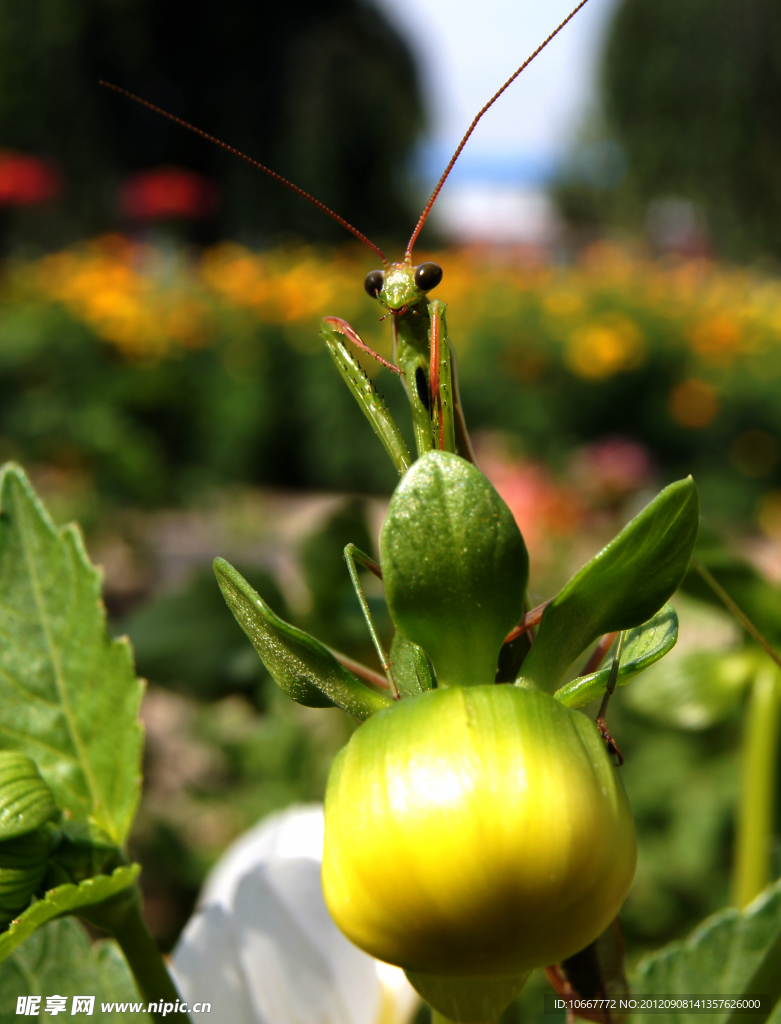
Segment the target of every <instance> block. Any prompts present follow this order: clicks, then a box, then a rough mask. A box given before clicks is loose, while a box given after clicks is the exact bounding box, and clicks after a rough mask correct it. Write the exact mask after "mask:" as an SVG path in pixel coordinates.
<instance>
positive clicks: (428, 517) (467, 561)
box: [380, 451, 529, 686]
mask: <svg viewBox="0 0 781 1024" xmlns="http://www.w3.org/2000/svg"><path fill="white" fill-rule="evenodd" d="M380 552H381V563H382V573H383V583H384V585H385V596H386V599H387V601H388V608H389V610H390V613H391V616H392V618H393V621H394V623H395V625H396V628H397V630H398V631H399V632H400V633H401V634H402V635H403V636H406V638H407V639H408V640H410V641H412V642H413V643H415V644H417V645H418V646H419V647H422V648H423V650H424V651H425V652H426V654H427V655H428V656H429V657H430V658H431V660H432V662H433V663H434V669H435V671H436V674H437V683H438V685H439V686H451V685H470V684H478V683H493V681H494V677H495V675H496V666H497V661H498V658H499V650H500V648H501V646H502V643H503V641H504V638H505V636H506V635H507V633H508V632H509V631H510V630H511V629H512V627H513V626H514V625H515V624H516V623H517V622H518V620H519V619H520V617H521V615H523V603H524V596H525V593H526V582H527V578H528V571H529V569H528V567H529V560H528V555H527V553H526V546H525V544H524V542H523V538H522V537H521V533H520V530H519V529H518V527H517V525H516V523H515V520H514V519H513V516H512V513H511V512H510V510H509V508H508V507H507V505H506V504H505V503H504V501H502V499H501V498H500V497H499V495H498V494H497V493H496V491H495V490H494V488H493V486H492V485H491V484H490V482H489V481H488V480H487V478H486V477H485V476H483V474H482V473H481V472H480V471H479V470H478V469H476V468H475V467H474V466H473V465H472V464H471V463H469V462H467V461H466V460H465V459H462V458H461V457H460V456H458V455H452V454H450V453H449V452H442V451H431V452H426V454H425V455H423V456H421V458H419V459H418V461H417V462H416V463H414V465H413V466H412V468H411V469H410V470H409V471H408V472H407V473H406V475H405V476H404V479H403V480H402V481H401V483H400V484H399V486H398V487H397V488H396V491H395V493H394V495H393V498H392V499H391V503H390V508H389V509H388V515H387V518H386V520H385V523H384V524H383V527H382V534H381V537H380Z"/></svg>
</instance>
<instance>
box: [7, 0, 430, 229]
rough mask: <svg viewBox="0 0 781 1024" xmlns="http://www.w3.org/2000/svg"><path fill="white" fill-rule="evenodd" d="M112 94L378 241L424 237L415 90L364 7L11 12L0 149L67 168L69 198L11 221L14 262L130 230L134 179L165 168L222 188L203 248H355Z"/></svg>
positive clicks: (72, 7) (21, 7)
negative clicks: (130, 96) (182, 123)
mask: <svg viewBox="0 0 781 1024" xmlns="http://www.w3.org/2000/svg"><path fill="white" fill-rule="evenodd" d="M99 79H106V80H108V81H111V82H114V83H115V84H117V85H119V86H123V87H124V88H126V89H129V90H130V91H132V92H135V93H137V94H139V95H141V96H143V97H144V98H145V99H147V100H149V101H151V102H152V103H155V104H157V105H158V106H162V107H165V108H166V109H169V110H171V111H172V112H173V113H174V114H176V115H178V116H179V117H181V118H183V119H185V120H187V121H189V122H191V123H192V124H195V125H197V126H199V127H200V128H202V129H203V130H205V131H207V132H209V133H211V134H212V135H216V136H218V137H220V138H222V139H224V140H225V141H226V142H228V143H230V144H231V145H233V146H235V147H237V148H238V149H241V150H243V151H244V152H246V153H247V154H248V155H250V156H252V157H254V158H255V159H257V160H259V161H261V162H262V163H264V164H266V165H268V166H270V167H271V168H273V169H274V170H275V171H277V172H278V173H279V174H282V175H284V176H286V177H288V178H290V179H291V180H293V181H295V182H296V183H297V184H298V185H299V186H300V187H301V188H304V189H306V190H308V191H310V192H312V193H313V194H314V195H316V196H317V197H318V198H319V199H320V200H321V202H324V203H326V204H327V205H330V206H331V207H333V208H334V209H335V210H337V211H338V212H339V213H341V215H342V216H344V217H346V218H347V219H348V220H350V221H352V222H354V223H355V224H357V225H359V226H360V227H361V229H362V230H363V231H365V232H368V233H369V234H373V235H377V236H379V237H395V235H396V234H398V235H399V236H404V237H406V234H408V232H409V225H410V224H411V223H413V222H414V215H415V214H414V210H413V209H412V208H411V206H410V202H409V194H408V188H407V184H406V182H407V173H406V172H407V160H408V154H409V152H410V148H411V146H412V145H413V144H414V142H415V139H416V137H417V134H418V132H419V130H420V128H421V124H422V112H421V103H420V100H419V97H418V84H417V74H416V70H415V67H414V64H413V61H412V57H411V55H410V53H409V50H408V48H407V46H406V44H405V43H404V42H403V41H402V39H401V38H400V36H399V35H398V34H397V33H396V31H395V30H394V29H393V28H392V26H391V25H390V24H389V23H388V22H387V21H386V20H385V19H384V17H383V16H382V14H381V13H380V11H379V10H378V8H377V7H375V6H374V5H373V4H371V3H368V2H366V0H317V2H315V0H297V2H296V3H292V4H257V3H253V2H252V0H226V2H224V3H221V4H219V5H215V4H210V3H208V2H204V0H197V2H195V3H183V2H182V0H97V2H86V0H33V2H30V3H26V4H19V3H18V2H16V0H3V2H2V3H0V137H1V138H2V140H3V147H4V148H7V149H16V150H21V151H24V152H29V153H32V154H36V155H39V156H46V157H51V158H54V159H55V160H56V161H57V162H58V163H59V164H60V165H61V167H62V169H63V171H64V173H65V177H66V181H67V189H66V192H65V194H64V197H63V199H62V201H61V202H60V203H58V204H56V205H55V206H54V207H52V208H50V209H49V210H47V211H36V210H34V209H29V210H27V209H26V210H21V209H20V210H15V211H4V215H5V218H6V221H5V228H6V234H7V235H8V237H7V238H6V240H5V243H6V245H8V246H11V245H13V244H17V245H18V244H27V245H37V246H39V247H42V248H44V249H49V248H50V247H51V246H53V245H56V244H58V243H59V244H62V243H63V242H64V241H70V240H72V239H73V238H79V237H84V236H85V235H88V234H90V233H93V232H96V231H105V230H107V229H109V228H112V227H116V226H117V225H118V224H119V223H120V215H119V212H118V208H117V194H116V193H117V188H118V185H119V183H120V181H121V179H122V178H123V176H125V175H128V174H130V173H132V172H135V171H140V170H145V169H149V168H154V167H159V166H161V165H179V166H184V167H187V168H190V169H192V170H195V171H199V172H201V173H203V174H206V175H208V176H209V177H210V178H212V179H214V180H215V181H216V182H217V183H218V184H219V186H220V191H221V194H222V205H221V207H220V209H219V211H218V215H217V217H216V218H214V219H212V221H211V222H210V223H208V224H207V225H206V226H205V227H204V228H203V229H202V230H201V232H200V237H201V238H204V237H206V238H211V239H214V238H215V237H234V238H242V239H244V240H251V241H253V242H258V241H261V240H263V241H267V240H268V239H269V238H271V237H274V236H276V235H278V234H280V233H282V234H284V235H287V234H288V233H290V232H293V233H295V234H297V235H298V236H299V237H303V238H309V239H320V240H334V239H335V240H337V241H339V240H341V239H342V238H343V237H344V229H343V228H341V227H339V226H338V225H336V224H334V223H333V222H332V221H330V220H329V219H328V218H327V217H325V216H323V215H322V214H321V213H320V212H318V211H315V210H314V209H313V208H310V206H309V204H308V203H306V202H304V201H303V200H301V199H300V198H299V197H297V196H294V195H293V194H292V193H290V192H288V190H287V189H285V188H283V187H282V186H281V185H279V184H278V183H276V182H273V181H271V180H269V179H267V178H266V177H265V176H264V175H263V174H261V173H260V172H259V171H257V170H255V169H252V168H250V167H248V166H246V165H245V164H243V163H242V162H241V161H240V160H237V159H236V158H235V157H234V156H231V155H229V154H228V153H226V152H224V151H222V150H220V149H218V148H217V147H216V146H212V145H210V144H209V143H207V142H205V141H204V140H203V139H199V138H197V137H196V136H194V135H192V134H191V133H189V132H187V131H185V130H184V129H182V128H180V127H179V126H177V125H173V124H171V123H170V122H168V121H165V120H164V119H163V118H162V117H160V116H159V115H156V114H153V113H151V112H150V111H148V110H145V109H144V108H142V107H140V106H138V105H136V104H134V103H132V102H130V101H129V100H127V99H124V98H121V97H118V96H117V95H116V94H113V93H109V92H107V91H106V90H104V89H101V88H100V87H99V85H98V80H99ZM377 196H382V202H381V203H378V202H377ZM413 205H414V204H413ZM2 227H3V225H2V224H0V229H2Z"/></svg>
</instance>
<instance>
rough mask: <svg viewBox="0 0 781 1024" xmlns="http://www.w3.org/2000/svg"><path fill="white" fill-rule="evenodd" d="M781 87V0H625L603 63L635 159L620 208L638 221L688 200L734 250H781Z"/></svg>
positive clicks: (616, 125) (626, 146) (609, 123)
mask: <svg viewBox="0 0 781 1024" xmlns="http://www.w3.org/2000/svg"><path fill="white" fill-rule="evenodd" d="M779 89H781V4H779V2H778V0H751V2H750V3H744V2H742V0H688V2H687V3H683V4H682V3H676V2H675V0H662V2H660V0H623V2H622V3H621V5H620V7H619V8H618V11H617V13H616V15H615V19H614V21H613V25H612V28H611V30H610V35H609V39H608V43H607V46H606V49H605V53H604V64H603V94H604V101H605V113H606V131H607V134H608V136H609V137H610V138H611V139H614V140H616V141H617V142H618V143H619V144H620V147H621V149H622V150H623V156H624V158H625V160H626V176H625V178H624V180H623V181H622V182H621V184H620V185H619V186H618V188H617V190H616V194H615V196H614V197H613V198H612V199H611V200H610V202H611V204H613V210H612V213H613V216H616V215H617V216H618V217H619V219H621V220H623V221H624V223H627V222H629V223H631V224H632V225H633V226H635V227H636V226H638V224H640V225H642V222H643V218H644V217H645V215H646V210H647V207H648V204H649V202H651V201H652V200H656V199H660V198H663V197H678V198H683V199H686V200H690V201H693V202H694V203H696V204H698V206H699V207H700V208H701V210H702V211H704V214H705V218H706V223H707V229H708V233H709V235H710V238H711V240H712V242H713V243H714V245H715V248H716V251H717V252H719V253H720V254H721V255H722V256H726V257H729V258H732V259H747V258H748V259H751V258H755V257H757V256H759V255H763V254H770V255H772V256H774V257H778V256H779V255H781V243H780V242H779V238H781V233H780V232H779V227H781V185H780V184H779V177H778V166H779V161H780V160H781V125H780V124H779V119H778V104H777V97H778V93H779ZM603 206H604V204H603ZM603 212H607V211H605V210H603Z"/></svg>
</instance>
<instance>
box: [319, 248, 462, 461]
mask: <svg viewBox="0 0 781 1024" xmlns="http://www.w3.org/2000/svg"><path fill="white" fill-rule="evenodd" d="M421 266H422V267H434V266H436V264H422V265H421ZM437 269H438V268H437ZM416 270H420V268H415V267H413V266H412V264H411V263H394V264H391V265H390V269H389V270H388V271H386V272H385V274H384V275H383V276H384V283H383V286H382V288H381V289H380V290H379V291H377V292H376V293H375V294H376V298H377V300H378V301H379V302H380V303H381V305H383V306H384V307H385V308H386V309H387V310H388V313H389V314H390V316H391V317H392V329H393V363H392V364H388V363H385V361H384V360H382V362H383V363H384V364H385V365H387V366H388V367H389V368H390V369H391V370H394V371H396V372H397V373H398V374H399V376H400V377H401V380H402V383H403V385H404V388H405V390H406V392H407V396H408V398H409V403H410V412H411V417H412V426H413V431H414V435H415V446H416V449H417V455H418V456H421V455H423V454H424V453H425V452H427V451H431V450H432V449H435V448H439V449H440V450H442V451H447V452H455V453H456V454H458V455H461V456H462V457H463V458H465V459H467V460H468V461H470V462H474V455H473V452H472V446H471V444H470V442H469V436H468V434H467V431H466V425H465V422H464V416H463V412H462V409H461V403H460V400H459V396H458V385H457V380H456V373H455V355H454V353H453V349H452V346H451V344H450V341H449V339H448V335H447V325H446V319H445V313H446V310H447V306H446V305H445V304H444V303H443V302H441V301H439V300H438V299H430V298H429V297H428V296H427V295H426V293H425V291H423V290H422V289H421V288H419V287H418V285H417V284H416V283H415V275H416ZM381 273H382V272H381V271H372V273H371V274H369V275H368V277H367V282H368V281H370V280H371V279H372V278H373V277H374V275H379V274H381ZM440 276H441V272H440ZM367 290H368V289H367ZM321 334H322V336H323V339H324V341H325V343H326V345H327V347H328V350H329V352H330V353H331V355H332V356H333V358H334V361H335V362H336V365H337V367H338V368H339V372H340V373H341V374H342V376H343V378H344V379H345V381H346V383H347V385H348V387H349V388H350V390H351V391H352V393H353V394H354V395H355V397H356V399H357V400H358V402H359V404H360V406H361V408H362V409H363V412H364V413H365V415H366V416H367V418H368V419H369V421H370V423H371V424H372V427H373V428H374V430H375V432H376V433H377V435H378V437H379V438H380V440H381V441H382V442H383V444H384V445H385V448H386V451H387V452H388V454H389V456H390V457H391V459H392V461H393V463H394V465H395V467H396V469H397V470H398V472H399V475H403V474H404V473H405V472H406V470H407V469H408V467H409V464H410V461H411V460H410V456H409V452H408V451H407V448H406V444H405V443H404V440H403V439H402V437H401V434H400V432H399V431H398V428H397V427H396V425H395V424H394V423H393V421H392V420H391V419H390V415H389V414H388V412H387V409H385V407H384V405H383V404H382V401H381V399H379V396H378V395H377V394H376V392H375V391H374V388H373V386H372V385H371V383H370V382H369V381H368V378H366V376H365V374H363V371H362V370H361V368H360V367H359V366H358V364H357V363H356V362H355V360H354V359H353V358H352V356H351V355H350V352H349V350H348V349H347V347H346V345H345V341H346V340H347V341H350V342H352V343H353V344H354V345H356V346H357V347H358V348H360V349H361V350H362V351H365V352H368V353H369V354H371V355H372V356H373V357H375V358H377V357H376V355H375V353H373V352H372V350H371V349H369V348H368V346H366V345H365V344H364V343H363V342H362V341H361V339H360V337H359V336H358V335H357V333H356V332H355V331H354V330H353V329H352V328H351V327H350V325H349V324H347V323H345V321H344V320H340V319H338V318H337V317H326V318H325V320H323V324H322V328H321Z"/></svg>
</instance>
